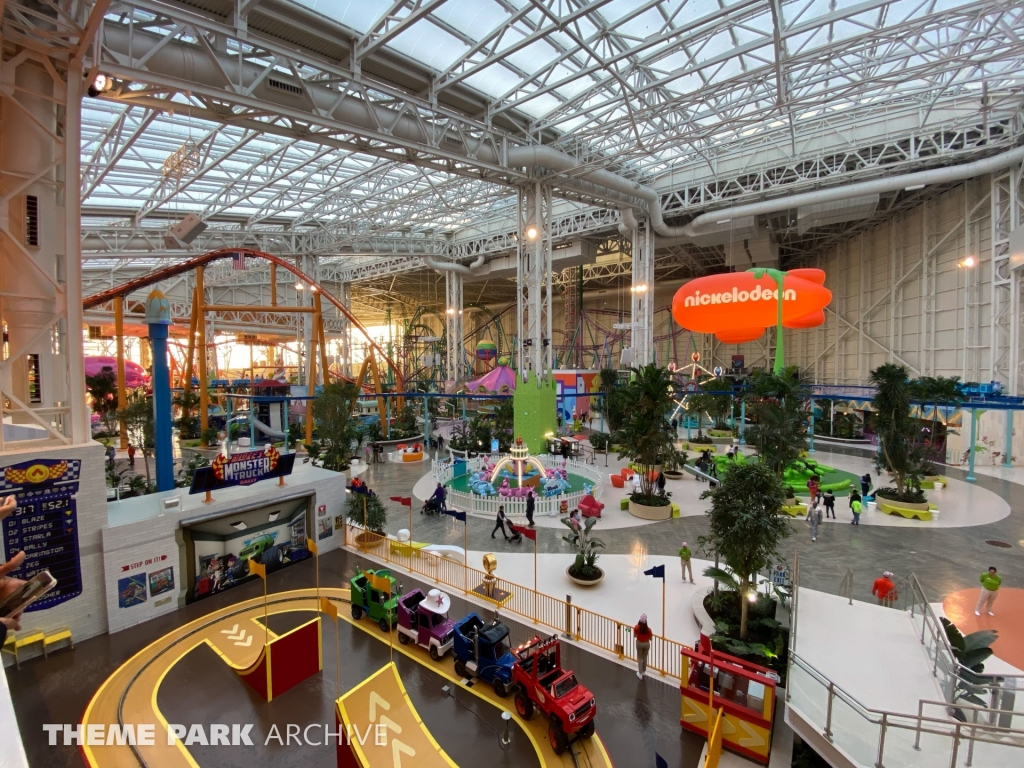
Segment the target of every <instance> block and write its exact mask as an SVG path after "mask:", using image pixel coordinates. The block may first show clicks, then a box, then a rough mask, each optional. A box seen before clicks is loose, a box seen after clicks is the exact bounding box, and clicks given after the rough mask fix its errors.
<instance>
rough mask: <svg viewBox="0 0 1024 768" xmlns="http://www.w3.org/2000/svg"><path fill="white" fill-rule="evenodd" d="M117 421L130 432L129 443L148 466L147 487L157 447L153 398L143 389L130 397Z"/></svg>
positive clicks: (118, 413) (137, 390)
mask: <svg viewBox="0 0 1024 768" xmlns="http://www.w3.org/2000/svg"><path fill="white" fill-rule="evenodd" d="M117 419H118V421H121V422H123V423H124V426H125V430H126V431H127V432H128V443H129V444H130V445H134V446H135V447H136V448H137V449H138V450H140V451H142V460H143V463H144V464H145V465H146V485H147V486H148V485H149V483H150V479H151V478H150V474H149V457H150V456H152V455H153V451H154V449H155V447H156V438H155V434H154V431H153V398H152V397H148V396H147V395H146V393H145V392H144V391H143V390H141V389H136V390H135V391H134V392H132V393H131V394H130V395H128V403H127V404H126V405H125V407H124V408H122V409H121V410H119V411H117Z"/></svg>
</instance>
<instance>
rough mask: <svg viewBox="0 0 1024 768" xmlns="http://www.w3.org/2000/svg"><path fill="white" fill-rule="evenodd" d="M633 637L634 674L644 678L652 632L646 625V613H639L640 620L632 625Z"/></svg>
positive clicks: (641, 678)
mask: <svg viewBox="0 0 1024 768" xmlns="http://www.w3.org/2000/svg"><path fill="white" fill-rule="evenodd" d="M633 637H634V638H636V667H637V670H636V676H637V677H638V678H639V679H640V680H643V679H644V675H645V674H646V673H647V653H648V652H649V651H650V650H651V638H653V637H654V633H653V632H651V628H650V627H649V626H647V614H646V613H642V614H640V622H639V623H638V624H637V625H636V626H635V627H633Z"/></svg>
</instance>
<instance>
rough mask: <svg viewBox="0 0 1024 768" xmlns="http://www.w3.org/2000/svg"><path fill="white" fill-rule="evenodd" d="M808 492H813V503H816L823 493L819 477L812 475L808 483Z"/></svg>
mask: <svg viewBox="0 0 1024 768" xmlns="http://www.w3.org/2000/svg"><path fill="white" fill-rule="evenodd" d="M807 490H808V491H810V492H811V502H812V503H813V502H816V501H817V500H818V493H819V492H820V491H821V486H820V485H819V481H818V476H817V475H811V479H810V480H808V481H807Z"/></svg>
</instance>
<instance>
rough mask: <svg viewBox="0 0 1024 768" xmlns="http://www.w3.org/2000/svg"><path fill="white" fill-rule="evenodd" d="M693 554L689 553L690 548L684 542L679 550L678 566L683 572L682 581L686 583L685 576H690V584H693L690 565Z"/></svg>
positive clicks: (691, 566)
mask: <svg viewBox="0 0 1024 768" xmlns="http://www.w3.org/2000/svg"><path fill="white" fill-rule="evenodd" d="M692 556H693V553H692V552H690V547H689V545H687V543H686V542H685V541H684V542H683V546H682V547H680V549H679V565H680V566H681V568H682V572H683V581H686V575H687V574H689V575H690V583H691V584H693V565H692V564H691V563H690V558H691V557H692Z"/></svg>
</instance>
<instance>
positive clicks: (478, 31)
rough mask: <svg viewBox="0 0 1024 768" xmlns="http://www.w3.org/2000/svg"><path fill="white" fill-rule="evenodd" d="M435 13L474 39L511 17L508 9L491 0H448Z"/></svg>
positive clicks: (479, 37) (478, 38)
mask: <svg viewBox="0 0 1024 768" xmlns="http://www.w3.org/2000/svg"><path fill="white" fill-rule="evenodd" d="M433 15H434V16H436V17H437V18H438V19H440V20H441V21H443V22H445V23H446V24H449V25H450V26H452V27H454V28H455V29H457V30H459V31H460V32H462V33H463V34H465V35H466V36H467V37H470V38H472V39H474V40H480V39H481V38H482V37H483V36H484V35H485V34H487V33H488V32H490V31H491V30H492V29H494V28H495V27H497V26H498V25H499V24H501V23H502V22H504V21H505V20H506V19H508V18H509V14H508V12H507V11H505V10H504V9H503V8H502V7H501V6H499V5H498V4H497V3H494V2H491V1H490V0H448V2H447V3H445V4H444V5H442V6H441V7H440V8H438V9H437V10H436V11H434V13H433Z"/></svg>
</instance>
